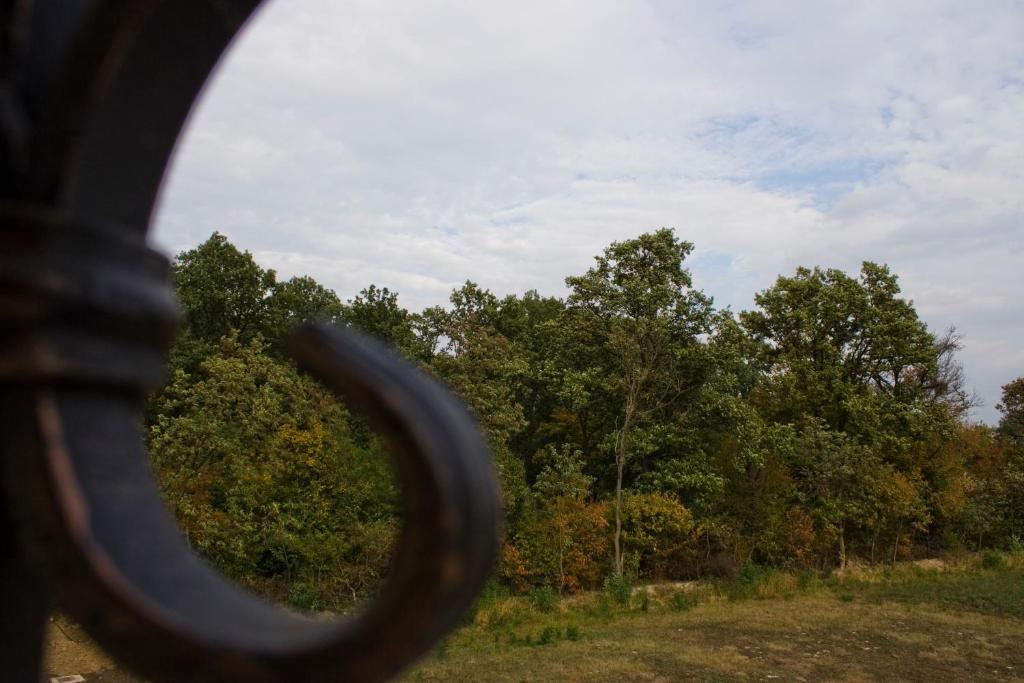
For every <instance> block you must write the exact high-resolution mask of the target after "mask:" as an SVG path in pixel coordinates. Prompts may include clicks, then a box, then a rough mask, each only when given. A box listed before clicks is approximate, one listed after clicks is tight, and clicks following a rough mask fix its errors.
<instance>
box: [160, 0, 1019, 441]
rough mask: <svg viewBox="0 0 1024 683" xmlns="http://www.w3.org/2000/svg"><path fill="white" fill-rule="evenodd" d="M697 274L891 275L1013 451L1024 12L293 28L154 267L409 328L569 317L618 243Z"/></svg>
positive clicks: (282, 4)
mask: <svg viewBox="0 0 1024 683" xmlns="http://www.w3.org/2000/svg"><path fill="white" fill-rule="evenodd" d="M662 226H669V227H674V228H675V229H676V231H677V234H678V235H680V236H681V237H682V238H684V239H687V240H690V241H692V242H694V243H695V244H696V250H695V252H694V254H693V256H692V259H691V261H690V263H689V266H690V268H691V270H692V271H693V274H694V278H695V281H696V284H697V285H698V286H699V287H701V288H702V289H704V290H705V291H706V292H707V293H709V294H710V295H712V296H713V297H714V298H715V301H716V303H717V304H719V305H721V306H725V305H729V306H731V307H732V308H733V310H737V311H738V310H742V309H745V308H749V307H751V305H752V303H753V293H754V292H756V291H759V290H762V289H764V288H766V287H768V286H770V285H771V283H772V282H773V280H774V279H775V277H776V276H777V275H778V274H780V273H790V272H792V270H793V269H794V268H795V267H796V266H797V265H801V264H804V265H822V266H835V267H840V268H844V269H848V270H856V269H857V268H858V267H859V264H860V262H861V261H863V260H873V261H879V262H884V263H888V264H889V265H890V266H891V267H892V268H893V269H894V270H895V271H896V272H897V273H898V274H899V275H900V277H901V282H902V285H903V290H904V292H905V294H906V295H907V296H908V297H910V298H912V299H913V300H914V302H915V304H916V306H917V308H918V311H919V312H920V313H921V315H922V316H923V318H924V319H925V320H926V321H927V322H928V324H929V325H930V326H931V327H932V328H933V329H934V330H936V331H940V330H942V329H943V328H945V327H947V326H949V325H956V326H957V327H958V328H959V329H960V330H961V332H962V333H963V335H964V343H965V344H966V349H965V351H964V353H963V355H962V359H963V362H964V365H965V368H966V371H967V376H968V380H969V383H970V385H971V386H972V387H973V388H974V389H976V390H977V392H978V393H979V394H980V396H981V397H982V399H983V400H984V402H985V406H984V407H982V408H980V409H979V410H978V411H977V413H976V415H977V417H978V418H979V419H984V420H986V421H992V420H993V419H994V418H995V416H996V412H995V408H994V406H995V403H996V402H997V400H998V396H999V387H1000V385H1001V384H1004V383H1006V382H1007V381H1009V380H1010V379H1012V378H1014V377H1017V376H1020V375H1024V269H1022V268H1021V264H1022V256H1024V5H1022V4H1021V3H1020V2H1018V1H1017V0H1007V1H1005V2H1001V1H998V0H993V1H991V2H990V1H987V0H975V1H974V2H971V3H965V2H959V1H957V2H946V1H945V0H927V1H922V2H909V1H908V2H859V3H851V2H847V1H845V0H844V1H843V2H814V3H772V2H757V3H744V2H733V1H723V2H681V1H678V0H664V1H663V0H621V1H619V0H543V1H536V0H516V2H469V1H468V0H464V1H462V2H454V1H434V0H419V1H416V2H392V1H387V0H273V2H270V3H269V5H268V6H267V7H266V8H265V9H264V10H263V11H262V12H261V13H260V14H259V15H258V16H257V17H256V18H255V19H254V21H253V22H252V23H251V24H250V26H249V28H248V29H247V30H246V32H245V33H244V34H243V36H242V37H241V39H240V40H239V41H238V43H237V44H236V46H235V48H234V49H233V50H232V52H231V53H230V54H229V56H228V58H227V59H226V61H225V63H224V64H223V66H222V68H221V70H220V71H219V72H218V74H217V75H216V77H215V78H214V80H213V82H212V84H211V87H210V88H209V90H208V92H207V95H206V96H205V97H204V99H203V100H202V101H201V103H200V105H199V107H198V108H197V111H196V112H195V115H194V118H193V120H192V123H191V125H190V127H189V128H188V130H187V132H186V135H185V137H184V139H183V142H182V144H181V146H180V148H179V151H178V155H177V158H176V160H175V162H174V165H173V167H172V172H171V175H170V179H169V181H168V183H167V186H166V189H165V193H164V196H163V201H162V205H161V209H160V212H159V217H158V220H157V226H156V234H155V238H156V241H157V243H158V244H160V245H161V246H163V247H164V248H165V249H167V250H168V251H171V252H176V251H178V250H181V249H184V248H189V247H191V246H194V245H195V244H196V243H198V242H200V241H202V240H203V239H205V238H206V237H207V236H209V234H210V233H211V232H212V231H214V230H219V231H221V232H223V233H225V234H226V235H228V237H229V238H230V239H231V240H232V241H233V242H235V243H236V244H237V245H239V246H240V247H242V248H245V249H248V250H250V251H252V252H253V254H254V255H255V256H256V258H257V259H258V260H259V261H260V262H261V263H262V264H264V265H266V266H269V267H273V268H275V269H277V270H278V272H279V274H280V275H282V276H285V277H287V276H291V275H297V274H308V275H312V276H313V277H315V278H316V279H317V280H319V281H320V282H322V283H323V284H325V285H327V286H329V287H332V288H333V289H335V290H336V291H337V292H338V294H339V295H340V296H342V298H348V297H351V296H352V295H353V294H355V293H356V292H358V291H359V290H360V289H361V288H362V287H364V286H366V285H368V284H369V283H376V284H377V285H385V286H388V287H390V288H392V289H395V290H397V291H398V292H399V293H400V298H401V300H402V302H403V303H404V305H405V306H407V307H408V308H411V309H419V308H421V307H423V306H425V305H430V304H435V303H443V302H444V301H446V299H447V296H448V293H449V292H450V290H451V289H452V288H453V287H455V286H457V285H458V284H460V283H461V282H463V281H465V280H466V279H472V280H474V281H476V282H478V283H480V284H481V285H483V286H485V287H488V288H490V289H491V290H493V291H494V292H495V293H497V294H504V293H509V292H523V291H525V290H527V289H537V290H539V291H540V292H542V293H545V294H556V295H561V294H564V292H565V288H564V283H563V278H564V277H565V276H566V275H569V274H575V273H580V272H582V271H584V270H585V269H586V268H587V267H588V266H589V265H590V263H591V262H592V259H593V256H594V255H595V254H597V253H599V252H600V251H601V249H602V248H603V247H604V246H605V245H607V244H608V243H609V242H611V241H613V240H618V239H624V238H629V237H632V236H635V235H637V234H639V233H641V232H644V231H648V230H651V229H655V228H658V227H662Z"/></svg>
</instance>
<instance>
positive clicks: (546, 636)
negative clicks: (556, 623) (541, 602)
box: [537, 626, 558, 645]
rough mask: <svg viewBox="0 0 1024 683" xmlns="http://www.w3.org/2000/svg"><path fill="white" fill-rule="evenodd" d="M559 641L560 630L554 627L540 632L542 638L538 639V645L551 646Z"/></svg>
mask: <svg viewBox="0 0 1024 683" xmlns="http://www.w3.org/2000/svg"><path fill="white" fill-rule="evenodd" d="M557 639H558V629H557V628H555V627H553V626H548V627H547V628H545V629H544V630H543V631H541V632H540V636H538V637H537V644H538V645H550V644H551V643H553V642H555V641H556V640H557Z"/></svg>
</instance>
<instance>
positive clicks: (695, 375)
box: [147, 229, 1024, 609]
mask: <svg viewBox="0 0 1024 683" xmlns="http://www.w3.org/2000/svg"><path fill="white" fill-rule="evenodd" d="M692 249H693V245H692V244H690V243H688V242H684V241H681V240H679V239H677V237H676V236H675V234H674V233H673V231H671V230H667V229H662V230H658V231H656V232H653V233H647V234H644V235H641V236H639V237H637V238H636V239H632V240H626V241H623V242H617V243H614V244H612V245H610V246H609V247H608V248H607V249H605V250H604V253H603V254H601V255H599V256H598V257H597V258H596V261H595V264H594V266H593V267H592V268H591V269H589V270H588V271H586V272H585V273H582V274H579V275H576V276H571V277H568V278H567V279H566V284H567V286H568V288H569V294H568V296H567V297H566V298H565V299H559V298H555V297H544V296H541V295H539V294H538V293H536V292H533V291H531V292H527V293H526V294H524V295H522V296H514V295H510V296H507V297H504V298H499V297H496V296H495V295H494V294H492V293H491V292H489V291H486V290H483V289H481V288H480V287H479V286H477V285H476V284H474V283H472V282H467V283H466V284H465V285H463V286H462V287H460V288H458V289H456V290H455V291H453V292H452V294H451V298H450V304H451V305H450V306H448V307H435V308H430V309H427V310H424V311H422V312H419V313H414V312H409V311H407V310H405V309H403V308H402V307H401V306H400V305H399V303H398V298H397V295H396V294H395V293H394V292H391V291H389V290H388V289H386V288H383V289H382V288H378V287H376V286H374V285H370V286H368V287H367V288H366V289H364V290H363V291H362V292H360V293H359V294H358V295H356V296H355V297H354V298H352V299H351V300H349V301H347V302H342V301H341V300H340V299H339V298H338V297H337V296H336V295H335V294H334V293H333V292H331V291H330V290H328V289H326V288H324V287H323V286H321V285H319V284H318V283H316V282H315V281H314V280H312V279H311V278H293V279H291V280H288V281H285V282H279V281H278V280H277V277H276V274H275V273H274V272H273V271H272V270H267V269H264V268H262V267H260V266H259V265H258V264H257V263H256V262H255V261H254V260H253V258H252V256H251V255H250V254H249V253H247V252H240V251H239V250H238V249H236V248H235V247H234V246H232V245H231V244H230V243H229V242H228V241H227V240H226V239H225V238H224V237H223V236H222V235H219V234H214V235H213V236H212V237H211V238H210V239H209V240H208V241H206V242H205V243H203V244H201V245H199V246H198V247H196V248H195V249H192V250H190V251H186V252H183V253H182V254H180V255H179V256H178V257H177V259H176V262H175V267H174V271H173V276H174V284H175V287H176V289H177V292H178V296H179V298H180V300H181V301H182V303H183V305H184V307H185V309H186V312H187V314H188V320H189V324H188V327H187V329H186V331H185V333H184V334H183V335H182V336H181V338H180V339H179V340H178V342H177V343H176V345H175V347H174V349H173V350H172V355H171V358H172V363H171V365H172V367H171V377H170V382H169V384H168V385H167V387H166V388H165V389H164V390H163V391H162V392H160V393H159V394H158V395H156V396H154V397H153V399H152V401H151V404H150V406H149V411H148V425H147V426H148V436H149V445H150V450H151V453H152V455H153V464H154V467H155V469H156V471H157V475H158V478H159V480H160V482H161V486H162V488H163V491H164V493H165V495H166V497H167V500H168V503H169V505H170V506H171V507H172V508H173V510H174V511H175V513H176V514H177V516H178V519H179V520H180V522H181V524H182V527H183V529H184V531H185V534H186V536H187V538H188V540H189V542H190V543H191V544H192V545H193V546H194V547H196V548H198V549H199V550H200V551H201V552H202V553H203V554H204V555H205V556H206V557H207V558H208V559H209V561H211V562H212V563H214V564H215V565H217V566H218V567H220V568H221V569H222V570H224V571H226V572H227V573H228V574H230V575H232V576H234V577H235V578H237V579H238V580H240V581H242V582H244V583H246V584H248V585H250V586H252V587H254V588H256V589H258V590H261V591H264V592H268V593H270V594H272V595H275V596H277V597H279V598H282V599H288V600H290V601H291V602H292V603H293V604H297V605H299V606H305V607H311V608H318V607H319V608H329V609H341V608H344V607H345V606H347V605H348V604H351V603H352V602H354V601H356V600H358V599H359V598H360V597H362V596H363V595H365V594H366V593H367V592H369V591H371V590H372V589H373V587H374V586H375V585H376V583H377V582H378V581H379V579H380V577H381V576H382V575H383V574H384V573H385V572H386V570H387V562H388V553H389V548H390V544H391V542H392V540H393V538H394V535H395V533H397V529H398V526H399V521H398V520H399V516H400V512H399V504H400V503H399V501H398V497H397V493H396V490H395V485H394V482H393V480H392V475H391V471H390V468H389V465H388V462H387V458H386V454H384V453H382V449H381V447H380V446H379V445H378V443H377V441H376V439H375V438H374V436H373V435H372V434H371V433H370V432H369V431H368V430H367V429H366V427H365V426H364V425H363V423H362V422H361V421H360V420H359V419H358V417H357V416H353V415H351V414H349V413H348V412H347V410H346V409H345V408H344V407H343V406H341V405H339V404H338V403H337V402H336V401H334V400H333V399H332V398H331V397H330V396H329V395H328V394H327V393H326V392H325V391H324V390H323V389H321V388H320V387H319V386H318V385H317V384H316V383H314V382H313V381H311V380H310V379H309V378H307V377H304V376H303V375H301V374H299V373H298V372H297V371H296V370H295V368H294V367H293V366H292V365H291V364H290V363H289V362H288V361H287V360H286V359H285V358H284V357H283V356H282V354H281V353H280V352H279V351H278V348H279V341H280V339H281V336H282V335H283V334H285V333H286V331H287V330H288V329H289V328H290V327H291V326H293V325H294V324H295V323H296V322H299V321H302V320H310V319H320V320H327V321H330V322H334V323H339V324H349V325H353V326H356V327H358V328H360V329H362V330H364V331H366V332H367V333H369V334H372V335H375V336H377V337H379V338H381V339H383V340H384V341H386V342H387V343H389V344H391V345H392V346H393V347H394V348H395V349H397V350H398V352H399V353H402V354H403V355H405V356H406V357H408V358H410V359H412V360H413V361H415V362H417V363H419V364H420V365H421V366H422V367H423V368H424V370H425V371H427V372H430V373H433V374H435V375H437V376H438V377H440V378H441V379H442V380H444V381H445V382H447V383H448V384H449V385H450V386H451V387H452V388H453V389H454V390H455V391H456V392H457V393H458V394H459V395H460V396H461V397H462V398H463V399H464V400H465V401H466V403H467V404H468V405H469V407H470V408H471V410H472V411H473V412H474V414H475V415H476V416H477V418H478V419H479V421H480V425H481V427H482V429H483V431H484V434H485V435H486V437H487V439H488V441H489V443H490V446H491V450H492V454H493V457H494V460H495V464H496V466H497V469H498V471H499V475H500V479H501V484H502V489H503V494H504V497H505V506H506V511H507V514H508V531H507V537H506V539H505V543H504V547H503V550H502V554H501V561H500V565H499V567H498V576H499V578H500V580H501V581H503V582H504V583H506V584H507V585H508V586H509V587H511V588H512V589H514V590H520V591H526V590H529V589H531V588H532V587H540V586H547V587H549V588H550V589H554V590H557V591H560V592H565V591H575V590H579V589H583V588H590V587H595V586H597V585H599V584H601V582H603V581H605V580H607V579H608V578H609V577H611V578H612V580H620V581H621V580H622V579H623V578H626V579H629V578H638V577H642V578H690V577H695V576H700V575H706V574H731V573H735V572H737V571H738V570H739V568H740V567H742V566H743V565H746V564H749V563H751V562H754V563H761V564H772V565H776V566H788V567H794V568H805V569H819V570H821V569H827V568H831V567H835V566H839V565H843V564H845V563H847V562H848V560H849V558H851V557H858V558H861V559H863V560H865V561H872V562H878V561H894V560H898V559H900V558H907V557H913V556H920V555H926V554H930V553H935V552H939V551H943V550H949V549H956V548H961V547H969V548H972V549H974V548H980V547H988V546H996V547H1000V546H1009V545H1019V544H1020V543H1021V538H1022V537H1024V426H1022V425H1024V378H1022V379H1017V380H1015V381H1013V382H1010V383H1009V384H1007V385H1006V387H1005V388H1004V396H1003V400H1002V402H1001V403H1000V405H999V406H998V407H999V409H1000V411H1001V413H1002V415H1003V418H1002V421H1001V423H1000V425H999V426H998V428H990V427H987V426H984V425H977V424H971V423H970V422H969V421H968V420H967V418H966V415H967V411H968V409H969V408H970V405H971V401H972V398H971V397H970V396H969V395H968V394H967V393H966V392H965V390H964V386H963V376H962V372H961V369H960V366H959V364H958V363H957V361H956V351H957V350H958V349H959V341H958V337H957V336H956V333H955V331H952V330H951V331H948V332H946V333H944V334H939V335H937V334H935V333H934V332H932V331H931V330H929V329H928V327H927V326H926V325H925V324H924V323H923V322H922V321H921V320H920V319H919V318H918V316H917V313H916V311H915V309H914V306H913V304H912V303H911V302H910V301H907V300H906V299H904V298H903V297H902V296H901V295H900V288H899V284H898V279H897V277H896V275H895V274H893V273H891V272H890V271H889V270H888V268H886V267H885V266H883V265H878V264H874V263H864V264H863V267H862V268H861V271H860V273H858V274H857V275H850V274H847V273H844V272H841V271H838V270H833V269H827V270H823V269H820V268H799V269H797V271H796V272H795V273H794V274H792V275H790V276H781V277H779V278H778V280H777V281H776V282H775V284H774V285H772V286H771V287H770V288H768V289H767V290H765V291H763V292H760V293H759V294H757V295H756V297H755V302H756V307H755V309H754V310H752V311H746V312H743V313H740V314H739V315H735V314H733V312H731V311H729V310H728V309H724V310H723V309H715V307H714V306H713V303H712V299H711V298H710V297H709V296H707V295H706V294H704V293H703V292H701V291H700V290H699V289H697V288H695V286H694V283H693V281H692V277H691V275H690V272H689V271H688V270H687V269H686V268H685V267H684V263H685V260H686V258H687V257H688V256H689V254H690V253H691V251H692Z"/></svg>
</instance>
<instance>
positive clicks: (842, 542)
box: [839, 522, 846, 569]
mask: <svg viewBox="0 0 1024 683" xmlns="http://www.w3.org/2000/svg"><path fill="white" fill-rule="evenodd" d="M839 568H840V569H846V529H845V524H843V523H842V522H840V523H839Z"/></svg>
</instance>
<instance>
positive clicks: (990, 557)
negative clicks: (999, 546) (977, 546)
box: [981, 550, 1007, 569]
mask: <svg viewBox="0 0 1024 683" xmlns="http://www.w3.org/2000/svg"><path fill="white" fill-rule="evenodd" d="M1006 564H1007V563H1006V556H1005V555H1003V554H1002V553H1001V552H999V551H998V550H986V551H985V552H984V553H983V554H982V556H981V566H982V567H983V568H985V569H1006Z"/></svg>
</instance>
